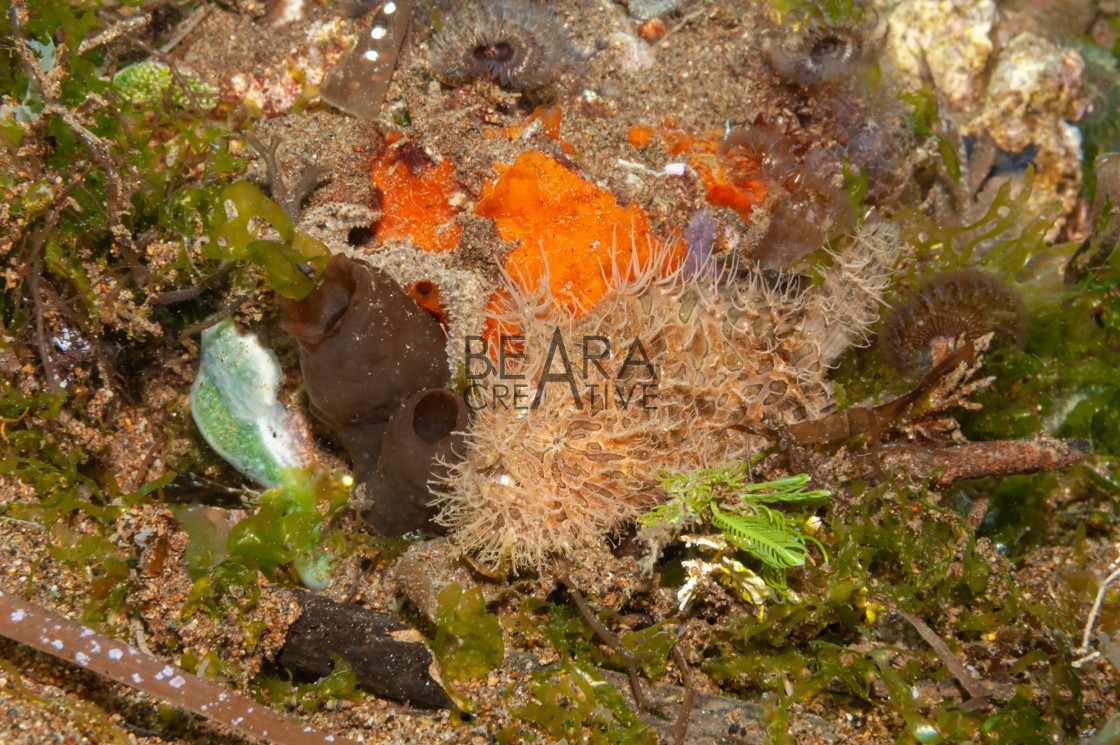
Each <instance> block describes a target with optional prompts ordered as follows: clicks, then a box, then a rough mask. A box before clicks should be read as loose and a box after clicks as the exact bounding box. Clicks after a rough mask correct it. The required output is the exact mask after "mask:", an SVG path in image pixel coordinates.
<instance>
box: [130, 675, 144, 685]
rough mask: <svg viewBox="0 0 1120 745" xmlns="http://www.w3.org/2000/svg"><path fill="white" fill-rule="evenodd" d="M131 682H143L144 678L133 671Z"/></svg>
mask: <svg viewBox="0 0 1120 745" xmlns="http://www.w3.org/2000/svg"><path fill="white" fill-rule="evenodd" d="M132 682H133V683H137V684H139V683H143V682H144V678H142V677H141V676H140V673H133V674H132Z"/></svg>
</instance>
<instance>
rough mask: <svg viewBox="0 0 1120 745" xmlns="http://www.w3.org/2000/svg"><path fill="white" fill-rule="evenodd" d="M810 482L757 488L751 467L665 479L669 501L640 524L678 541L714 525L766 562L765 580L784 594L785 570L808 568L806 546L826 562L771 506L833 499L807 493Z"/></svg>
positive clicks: (800, 478) (801, 478) (738, 464)
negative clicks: (703, 525) (685, 534)
mask: <svg viewBox="0 0 1120 745" xmlns="http://www.w3.org/2000/svg"><path fill="white" fill-rule="evenodd" d="M808 481H809V476H808V475H807V474H800V475H797V476H788V477H786V478H783V479H778V480H776V481H766V482H762V483H754V482H752V481H751V475H750V468H749V464H748V463H747V461H735V462H732V463H729V464H727V465H725V466H720V467H717V468H708V469H701V470H699V471H693V472H691V473H677V474H671V475H666V476H663V477H662V478H661V487H662V488H663V489H665V491H666V492H667V493H668V495H669V500H668V501H667V502H665V504H662V505H659V506H657V507H655V508H653V509H652V510H650V511H649V512H647V513H646V514H644V515H642V516H641V517H639V518H638V522H639V523H640V524H641V525H642V526H643V527H646V528H657V529H659V530H666V531H668V532H669V533H670V534H671V536H672V537H674V538H675V537H677V536H679V535H680V533H681V531H682V530H684V529H686V528H688V527H689V526H692V525H698V524H701V523H710V524H711V526H712V527H713V528H715V529H717V530H719V531H720V532H721V533H722V534H723V537H724V538H726V539H727V541H728V542H729V543H731V544H732V545H733V546H735V547H736V548H738V549H741V550H743V551H745V552H747V553H748V554H750V555H751V556H753V557H754V558H756V559H758V560H759V561H760V562H762V576H763V579H765V580H766V583H767V584H768V585H770V586H771V587H773V588H774V589H775V590H778V591H779V592H784V591H785V590H786V576H785V574H786V570H787V569H789V568H791V567H797V566H802V565H803V564H804V563H805V557H806V555H807V554H808V545H807V542H808V541H811V542H812V543H814V544H816V546H817V548H819V549H820V550H821V553H822V554H824V556H825V561H826V562H827V561H828V555H827V554H826V553H825V550H824V546H822V545H821V544H820V541H818V540H817V539H815V538H813V537H812V536H811V535H808V534H806V533H804V532H802V530H801V529H800V527H799V526H798V525H797V523H796V522H795V521H794V520H793V519H791V518H790V517H789V516H787V515H786V514H784V513H782V512H780V511H778V510H775V509H773V508H771V507H768V506H767V505H770V504H774V503H777V502H814V501H820V500H823V499H827V498H828V497H829V496H830V492H828V491H824V490H811V489H809V488H807V487H806V484H807V483H808Z"/></svg>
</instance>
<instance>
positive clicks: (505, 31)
mask: <svg viewBox="0 0 1120 745" xmlns="http://www.w3.org/2000/svg"><path fill="white" fill-rule="evenodd" d="M577 58H578V55H577V54H576V53H575V50H574V48H573V46H572V43H571V40H570V39H569V38H568V35H567V33H566V32H565V31H564V27H563V25H562V24H561V23H560V21H559V20H558V19H557V18H556V17H555V16H554V15H553V13H552V10H551V9H550V8H549V7H548V6H546V5H542V4H537V3H533V2H518V1H517V0H476V1H475V2H468V3H464V4H461V5H458V6H457V7H455V8H453V9H452V10H451V11H450V12H448V13H447V14H446V15H444V16H443V17H442V28H441V29H440V30H439V32H438V33H437V34H436V35H435V37H434V38H433V39H432V44H431V56H430V63H431V66H432V72H433V73H434V74H435V75H436V77H438V78H442V79H444V80H447V81H449V82H453V83H457V82H461V81H464V80H469V79H470V78H474V77H478V76H480V75H490V76H491V77H493V78H494V79H495V80H497V81H498V82H499V83H501V84H502V85H508V86H510V87H513V88H519V89H533V88H540V87H542V86H545V85H548V84H549V83H551V82H553V81H554V80H556V78H558V77H560V75H561V73H563V72H564V69H565V68H566V67H568V66H569V65H570V64H571V63H572V62H573V61H574V60H575V59H577Z"/></svg>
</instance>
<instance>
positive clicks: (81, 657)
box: [74, 652, 89, 667]
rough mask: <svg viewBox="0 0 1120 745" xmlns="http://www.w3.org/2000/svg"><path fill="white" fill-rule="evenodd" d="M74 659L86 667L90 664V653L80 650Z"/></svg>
mask: <svg viewBox="0 0 1120 745" xmlns="http://www.w3.org/2000/svg"><path fill="white" fill-rule="evenodd" d="M74 659H75V660H76V661H77V663H78V664H79V665H81V666H82V667H85V666H86V665H88V664H89V655H88V654H86V653H85V652H78V653H77V654H76V655H74Z"/></svg>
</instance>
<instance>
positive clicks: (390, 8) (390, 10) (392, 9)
mask: <svg viewBox="0 0 1120 745" xmlns="http://www.w3.org/2000/svg"><path fill="white" fill-rule="evenodd" d="M381 12H382V13H384V14H385V15H387V16H391V15H393V14H394V13H396V12H397V4H396V3H394V2H393V1H392V0H389V2H387V3H385V7H384V8H382V9H381Z"/></svg>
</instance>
